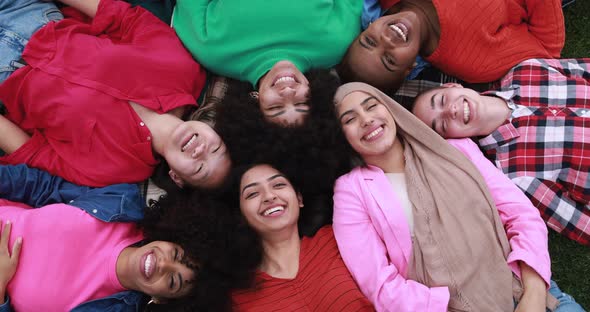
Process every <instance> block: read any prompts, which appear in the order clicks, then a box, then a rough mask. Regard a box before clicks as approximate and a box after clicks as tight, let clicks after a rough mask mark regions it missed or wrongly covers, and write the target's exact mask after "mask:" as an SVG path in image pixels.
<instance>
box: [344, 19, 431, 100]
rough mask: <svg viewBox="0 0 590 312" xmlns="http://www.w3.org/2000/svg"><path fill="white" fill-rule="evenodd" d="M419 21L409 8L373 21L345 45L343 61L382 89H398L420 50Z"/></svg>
mask: <svg viewBox="0 0 590 312" xmlns="http://www.w3.org/2000/svg"><path fill="white" fill-rule="evenodd" d="M420 42H421V38H420V23H419V21H418V15H416V14H415V13H414V12H412V11H402V12H398V13H395V14H392V15H386V16H383V17H381V18H379V19H378V20H376V21H375V22H373V23H372V24H371V25H370V26H369V27H368V28H367V29H366V30H365V31H364V32H362V33H361V34H360V35H359V36H358V37H357V38H356V40H354V41H353V43H352V44H351V45H350V47H349V48H348V52H347V54H346V56H345V58H344V60H343V63H344V64H346V65H347V66H348V67H349V70H350V71H352V72H353V75H352V76H355V79H356V80H358V81H362V82H365V83H368V84H371V85H373V86H374V87H376V88H378V89H381V90H383V91H386V92H387V91H390V90H397V89H398V88H399V86H400V85H401V84H402V82H403V81H404V79H405V78H406V76H407V75H408V74H409V73H410V71H411V70H412V68H413V66H414V62H415V61H416V57H417V56H418V54H419V51H420V44H421V43H420Z"/></svg>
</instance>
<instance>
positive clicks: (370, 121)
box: [359, 114, 375, 127]
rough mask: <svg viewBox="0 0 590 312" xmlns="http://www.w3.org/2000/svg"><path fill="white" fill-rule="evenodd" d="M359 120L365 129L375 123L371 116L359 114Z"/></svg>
mask: <svg viewBox="0 0 590 312" xmlns="http://www.w3.org/2000/svg"><path fill="white" fill-rule="evenodd" d="M359 118H360V120H361V125H362V126H363V127H367V126H370V125H372V124H373V122H374V121H375V119H374V118H373V116H371V115H369V114H360V115H359Z"/></svg>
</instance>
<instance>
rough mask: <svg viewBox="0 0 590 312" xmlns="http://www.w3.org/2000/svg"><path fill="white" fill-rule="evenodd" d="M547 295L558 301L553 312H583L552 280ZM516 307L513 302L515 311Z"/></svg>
mask: <svg viewBox="0 0 590 312" xmlns="http://www.w3.org/2000/svg"><path fill="white" fill-rule="evenodd" d="M549 293H550V294H551V295H553V297H555V298H556V299H557V301H559V304H558V305H557V308H555V310H554V311H553V312H585V310H584V308H582V306H581V305H579V304H578V303H577V302H576V300H574V298H572V296H570V295H568V294H566V293H564V292H563V291H561V289H559V287H558V286H557V283H555V282H554V281H553V280H551V284H550V285H549ZM517 306H518V302H517V301H516V300H515V301H514V308H515V309H516V307H517ZM547 312H551V310H549V309H547Z"/></svg>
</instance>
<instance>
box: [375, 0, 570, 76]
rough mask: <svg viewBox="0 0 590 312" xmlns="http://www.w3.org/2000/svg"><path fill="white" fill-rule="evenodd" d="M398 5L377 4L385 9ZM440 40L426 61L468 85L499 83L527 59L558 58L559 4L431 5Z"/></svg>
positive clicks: (479, 1) (517, 0)
mask: <svg viewBox="0 0 590 312" xmlns="http://www.w3.org/2000/svg"><path fill="white" fill-rule="evenodd" d="M397 2H399V0H380V3H381V6H382V7H383V8H389V7H391V6H392V5H393V4H395V3H397ZM432 2H433V3H434V6H435V7H436V11H437V13H438V18H439V21H440V29H441V33H440V41H439V45H438V47H437V48H436V50H435V51H434V52H433V53H432V55H430V56H428V57H427V58H426V59H427V60H428V61H429V62H430V63H432V65H434V66H436V67H437V68H439V69H440V70H442V71H443V72H445V73H448V74H450V75H452V76H455V77H458V78H460V79H463V80H465V81H469V82H489V81H494V80H498V79H500V78H502V76H504V75H505V74H506V73H507V72H508V71H509V70H510V68H512V67H513V66H514V65H516V64H518V63H520V62H521V61H523V60H526V59H530V58H559V56H560V53H561V49H562V48H563V45H564V42H565V26H564V21H563V12H562V9H561V1H560V0H502V1H498V0H467V1H465V0H445V1H441V0H433V1H432Z"/></svg>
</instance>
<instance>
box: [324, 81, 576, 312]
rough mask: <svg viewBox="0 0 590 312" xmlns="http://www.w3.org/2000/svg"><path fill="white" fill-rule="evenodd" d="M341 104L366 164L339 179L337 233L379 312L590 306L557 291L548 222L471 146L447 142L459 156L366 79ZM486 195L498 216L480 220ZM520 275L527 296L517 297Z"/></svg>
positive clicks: (341, 95) (347, 131)
mask: <svg viewBox="0 0 590 312" xmlns="http://www.w3.org/2000/svg"><path fill="white" fill-rule="evenodd" d="M335 101H336V113H337V118H338V119H339V120H340V123H341V125H342V130H343V132H344V136H345V137H346V139H347V141H348V143H349V145H350V147H351V148H352V150H353V153H355V154H356V155H357V156H359V158H360V160H362V162H364V165H363V166H360V167H357V168H355V169H353V170H352V171H351V172H350V173H348V174H346V175H344V176H342V177H340V178H339V179H338V180H337V182H336V185H335V189H334V219H333V228H334V234H335V236H336V240H337V242H338V247H339V249H340V252H341V254H342V258H343V259H344V262H345V263H346V265H347V267H348V269H349V270H350V271H351V273H352V275H353V277H354V278H355V280H356V281H357V283H358V285H359V287H360V288H361V290H362V291H363V293H364V294H365V295H366V296H367V298H369V300H370V301H371V302H372V303H373V304H374V305H375V308H376V309H377V310H378V311H447V310H449V311H456V310H462V311H485V310H488V311H492V310H494V311H505V310H506V311H507V310H510V311H512V310H514V302H515V301H514V300H516V301H518V302H519V304H518V306H517V307H516V311H545V306H546V303H547V304H548V305H547V306H549V305H550V303H551V304H553V305H554V306H555V305H559V308H560V310H561V308H565V307H570V308H571V307H572V306H573V305H575V306H577V307H579V309H574V310H577V311H583V310H582V309H581V307H580V306H579V305H577V304H576V303H575V302H574V303H573V305H572V303H571V302H570V303H569V304H568V303H558V302H557V301H554V300H553V299H554V298H552V297H551V296H547V295H546V294H547V289H548V288H549V285H550V277H551V269H550V260H549V253H548V246H547V229H546V227H545V225H544V223H543V220H542V219H541V218H540V216H539V213H538V211H537V210H536V209H535V208H534V207H533V206H532V204H531V203H530V201H529V200H528V199H527V198H526V196H525V195H524V194H523V193H522V192H521V191H520V190H519V189H518V188H517V187H516V186H515V185H514V184H513V183H512V182H511V181H510V180H509V179H508V178H506V177H505V176H504V175H503V174H502V173H501V172H500V171H498V169H496V168H495V167H494V166H493V165H492V164H491V163H490V162H489V161H488V160H487V159H486V158H485V157H484V156H483V154H482V153H481V152H480V151H479V149H478V148H477V146H476V145H475V144H474V143H473V142H472V141H470V140H468V139H461V140H448V143H450V145H452V147H454V149H453V148H452V147H451V146H450V145H449V144H447V143H446V142H445V141H444V140H438V138H436V133H434V132H433V131H432V130H431V129H429V128H428V126H426V125H424V124H422V123H420V122H419V121H418V120H417V119H416V118H415V117H414V116H412V115H411V113H409V112H407V111H405V110H404V109H403V108H402V107H401V106H400V105H399V104H397V103H395V102H394V101H393V100H391V99H390V98H389V97H387V96H386V95H384V94H383V93H381V92H380V91H378V90H377V89H375V88H373V87H370V86H368V85H366V84H362V83H350V84H346V85H344V86H342V87H341V88H340V89H339V90H338V92H337V94H336V100H335ZM457 150H458V151H459V152H457ZM468 160H469V161H470V162H469V161H468ZM465 172H467V174H465ZM389 173H394V174H395V173H397V174H401V176H398V178H391V177H390V176H389ZM447 176H448V177H453V178H445V177H447ZM399 177H401V180H400V178H399ZM392 179H393V180H392ZM396 179H397V181H398V182H395V180H396ZM404 180H405V181H404ZM400 181H401V182H400ZM474 181H475V182H474ZM478 181H479V185H480V187H475V188H473V187H472V186H475V185H477V183H478ZM400 183H401V184H400ZM417 186H420V187H417ZM404 188H405V189H406V190H404ZM431 193H432V194H433V195H431ZM480 193H481V194H482V195H481V199H477V198H479V197H476V195H477V196H480V195H479V194H480ZM439 195H440V196H439ZM425 197H428V198H431V199H429V200H430V202H428V201H425V200H424V198H425ZM470 197H474V198H476V199H475V201H471V202H469V201H468V200H469V198H470ZM466 199H467V201H466ZM486 200H487V201H489V202H490V203H491V204H490V207H491V209H488V210H486V209H481V213H479V212H477V213H472V212H473V211H472V210H477V209H479V208H476V206H477V205H479V203H480V202H484V201H486ZM424 203H429V204H428V205H425V204H424ZM455 203H456V205H457V206H461V205H463V206H465V207H464V208H466V209H464V210H460V209H459V208H457V209H455ZM465 203H467V204H465ZM425 206H427V207H425ZM472 206H473V207H474V208H471V207H472ZM484 206H485V205H484ZM431 207H436V208H431ZM437 209H438V210H437ZM482 216H483V217H482ZM472 220H476V221H475V222H472ZM479 220H481V221H479ZM465 223H467V224H465ZM424 232H429V233H426V234H424ZM503 242H505V243H503ZM417 249H420V250H417ZM495 251H499V257H496V256H497V255H496V254H495V253H494V252H495ZM433 255H434V256H433ZM494 257H495V258H494ZM497 259H499V261H497ZM497 262H500V263H497ZM503 267H504V268H503ZM441 273H442V274H441ZM441 276H442V277H441ZM507 276H508V277H507ZM512 278H514V281H515V282H516V283H515V285H517V287H516V288H518V287H520V291H521V292H514V293H513V291H512V290H513V288H512V283H511V279H512ZM489 284H495V285H489ZM551 286H554V284H553V283H552V284H551ZM494 287H496V288H494ZM516 288H515V289H516ZM471 289H475V290H477V293H475V294H474V296H471V295H473V293H470V292H471ZM555 289H556V291H558V290H559V289H558V288H557V287H556V285H555ZM553 290H554V289H552V291H551V294H552V295H558V296H563V295H564V294H563V293H561V292H559V293H554V292H553ZM488 294H491V295H489V296H488ZM500 297H501V298H500ZM568 297H569V296H568ZM513 298H514V299H513ZM550 298H551V299H550ZM558 298H559V297H558ZM569 298H570V299H571V297H569ZM559 299H561V298H559ZM486 300H488V301H486ZM551 300H553V301H552V302H550V301H551ZM572 301H573V300H572ZM496 302H503V303H499V304H498V305H496ZM502 304H503V305H502ZM492 306H493V307H494V308H491V307H492ZM575 306H574V307H575Z"/></svg>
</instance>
